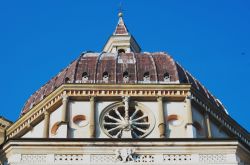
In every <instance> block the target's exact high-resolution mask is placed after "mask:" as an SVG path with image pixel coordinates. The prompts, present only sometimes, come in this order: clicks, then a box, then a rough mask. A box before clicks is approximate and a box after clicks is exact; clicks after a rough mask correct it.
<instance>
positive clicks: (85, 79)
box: [82, 72, 89, 82]
mask: <svg viewBox="0 0 250 165" xmlns="http://www.w3.org/2000/svg"><path fill="white" fill-rule="evenodd" d="M88 79H89V76H88V73H87V72H83V74H82V82H86V81H88Z"/></svg>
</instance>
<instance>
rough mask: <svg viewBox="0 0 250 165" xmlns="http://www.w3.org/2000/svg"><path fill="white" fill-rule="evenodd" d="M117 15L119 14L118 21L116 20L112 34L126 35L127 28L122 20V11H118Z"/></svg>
mask: <svg viewBox="0 0 250 165" xmlns="http://www.w3.org/2000/svg"><path fill="white" fill-rule="evenodd" d="M118 16H119V21H118V24H117V26H116V28H115V32H114V35H128V34H129V33H128V29H127V27H126V25H125V23H124V21H123V18H122V16H123V13H122V12H119V13H118Z"/></svg>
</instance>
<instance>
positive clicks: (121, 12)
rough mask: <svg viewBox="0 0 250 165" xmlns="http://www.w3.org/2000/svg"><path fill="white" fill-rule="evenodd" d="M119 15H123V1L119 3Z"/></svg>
mask: <svg viewBox="0 0 250 165" xmlns="http://www.w3.org/2000/svg"><path fill="white" fill-rule="evenodd" d="M118 16H119V17H122V16H123V9H122V1H121V2H120V4H119V9H118Z"/></svg>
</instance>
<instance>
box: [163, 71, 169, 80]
mask: <svg viewBox="0 0 250 165" xmlns="http://www.w3.org/2000/svg"><path fill="white" fill-rule="evenodd" d="M163 81H164V82H170V75H169V73H168V72H166V73H165V74H164V75H163Z"/></svg>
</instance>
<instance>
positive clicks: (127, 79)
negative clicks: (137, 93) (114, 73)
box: [123, 71, 129, 82]
mask: <svg viewBox="0 0 250 165" xmlns="http://www.w3.org/2000/svg"><path fill="white" fill-rule="evenodd" d="M123 81H124V82H128V81H129V75H128V72H127V71H125V72H124V73H123Z"/></svg>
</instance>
